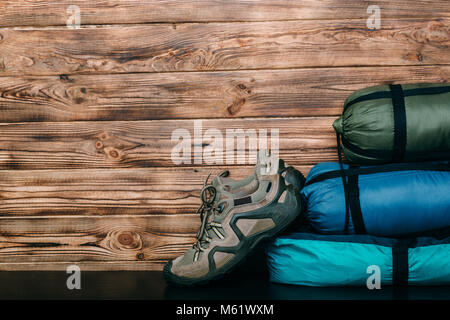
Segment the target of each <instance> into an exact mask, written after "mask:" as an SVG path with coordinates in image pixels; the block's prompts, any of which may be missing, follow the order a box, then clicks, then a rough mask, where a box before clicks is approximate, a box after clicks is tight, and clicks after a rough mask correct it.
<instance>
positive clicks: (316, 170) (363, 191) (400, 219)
mask: <svg viewBox="0 0 450 320" xmlns="http://www.w3.org/2000/svg"><path fill="white" fill-rule="evenodd" d="M343 177H344V179H345V181H346V184H347V186H346V188H344V180H343ZM344 189H345V190H344ZM301 195H302V199H303V202H304V203H303V214H302V217H303V218H304V219H305V220H306V221H307V224H309V225H310V226H311V227H312V229H313V230H314V231H315V232H317V233H321V234H370V235H374V236H382V237H394V238H413V237H417V236H426V235H429V236H435V235H436V234H438V235H439V234H442V232H448V229H449V227H450V165H449V163H448V162H440V163H436V162H433V163H394V164H386V165H378V166H365V167H355V166H348V165H344V166H343V170H340V166H339V164H338V163H320V164H318V165H316V166H315V167H313V168H312V169H311V171H310V172H309V175H308V177H307V179H306V183H305V186H304V187H303V189H302V191H301Z"/></svg>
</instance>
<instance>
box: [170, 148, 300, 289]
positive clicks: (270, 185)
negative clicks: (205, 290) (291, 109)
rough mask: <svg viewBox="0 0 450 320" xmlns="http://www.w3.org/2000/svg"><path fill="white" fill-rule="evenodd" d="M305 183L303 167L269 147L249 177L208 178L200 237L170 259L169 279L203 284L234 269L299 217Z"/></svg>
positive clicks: (202, 193) (175, 281) (260, 154)
mask: <svg viewBox="0 0 450 320" xmlns="http://www.w3.org/2000/svg"><path fill="white" fill-rule="evenodd" d="M283 174H285V175H286V176H285V177H283ZM207 180H208V179H207ZM286 181H288V182H287V183H286ZM303 184H304V177H303V175H301V173H300V172H298V171H297V170H295V169H294V168H292V167H289V168H286V167H285V165H284V161H283V160H280V159H278V158H275V157H270V155H268V154H266V151H260V152H259V153H258V163H257V164H256V166H255V169H254V173H253V174H252V175H250V176H249V177H247V178H246V179H244V180H241V181H235V180H232V179H229V178H226V177H224V174H220V175H219V176H217V177H215V178H214V180H213V182H212V184H207V181H205V186H204V188H203V189H202V191H201V200H202V205H201V206H200V208H199V210H198V212H199V213H200V218H201V221H202V225H201V227H200V230H199V231H198V233H197V239H198V240H197V242H196V243H195V244H194V245H193V246H192V247H191V248H190V249H188V250H187V251H186V252H185V253H184V254H183V255H182V256H180V257H178V258H176V259H175V260H172V261H170V262H168V263H167V264H166V266H165V267H164V276H165V278H166V280H167V282H168V283H170V284H176V285H185V286H191V285H198V284H204V283H207V282H209V281H211V280H214V279H217V278H220V277H221V276H223V275H224V274H226V273H228V272H230V271H231V270H232V269H233V268H234V267H235V266H236V265H238V264H239V263H240V262H241V261H242V260H243V259H244V258H245V257H246V256H247V255H248V254H249V253H250V252H251V250H252V249H253V248H254V247H255V246H256V244H258V243H259V242H260V241H261V240H263V239H265V238H271V237H273V236H275V235H277V234H278V233H280V232H281V231H282V230H284V229H285V228H286V227H287V226H288V225H289V224H290V223H291V222H292V221H294V219H295V218H296V217H297V215H298V214H299V213H300V212H301V200H300V190H299V189H300V188H301V187H302V186H303Z"/></svg>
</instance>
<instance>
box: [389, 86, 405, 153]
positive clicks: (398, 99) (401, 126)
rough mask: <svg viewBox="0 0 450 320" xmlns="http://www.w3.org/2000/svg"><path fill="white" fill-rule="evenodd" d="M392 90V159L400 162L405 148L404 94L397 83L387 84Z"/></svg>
mask: <svg viewBox="0 0 450 320" xmlns="http://www.w3.org/2000/svg"><path fill="white" fill-rule="evenodd" d="M389 88H390V89H391V92H392V106H393V108H394V147H393V150H392V161H393V162H402V161H403V159H404V157H405V150H406V110H405V95H404V93H403V89H402V86H401V85H399V84H396V85H392V84H391V85H389Z"/></svg>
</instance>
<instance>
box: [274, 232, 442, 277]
mask: <svg viewBox="0 0 450 320" xmlns="http://www.w3.org/2000/svg"><path fill="white" fill-rule="evenodd" d="M266 253H267V257H268V260H267V261H268V262H267V263H268V268H269V272H270V280H271V281H272V282H278V283H286V284H295V285H304V286H342V285H352V286H366V284H367V283H369V285H370V284H372V285H373V284H374V281H375V280H374V278H371V275H374V276H375V273H378V275H379V276H380V284H381V286H383V285H395V286H404V285H407V284H410V285H448V284H450V237H449V238H445V239H441V240H439V239H435V238H428V237H423V238H417V239H414V240H395V239H389V238H378V237H373V236H369V235H340V236H339V235H337V236H330V235H317V234H312V233H293V234H289V235H286V236H282V237H278V238H276V239H275V240H274V241H273V242H272V243H270V244H269V245H268V246H267V248H266Z"/></svg>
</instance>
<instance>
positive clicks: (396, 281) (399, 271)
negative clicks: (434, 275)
mask: <svg viewBox="0 0 450 320" xmlns="http://www.w3.org/2000/svg"><path fill="white" fill-rule="evenodd" d="M409 245H410V240H404V239H401V240H398V241H397V243H396V244H395V245H394V246H393V247H392V285H393V286H394V287H404V286H407V285H408V277H409V262H408V247H409Z"/></svg>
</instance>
